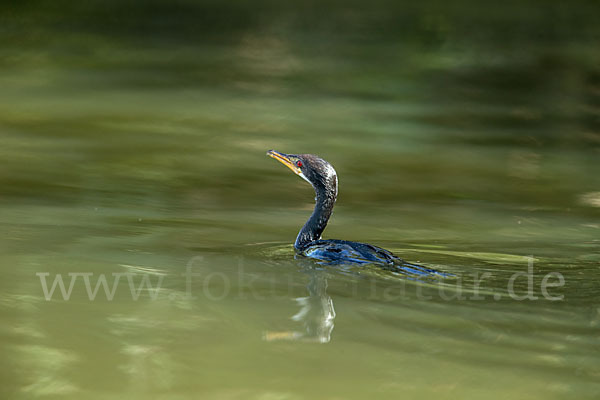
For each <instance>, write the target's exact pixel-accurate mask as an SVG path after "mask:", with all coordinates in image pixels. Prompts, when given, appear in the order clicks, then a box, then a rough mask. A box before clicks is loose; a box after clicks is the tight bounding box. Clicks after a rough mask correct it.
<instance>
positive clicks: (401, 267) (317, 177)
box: [267, 150, 437, 275]
mask: <svg viewBox="0 0 600 400" xmlns="http://www.w3.org/2000/svg"><path fill="white" fill-rule="evenodd" d="M267 155H268V156H269V157H272V158H274V159H276V160H277V161H279V162H281V163H282V164H283V165H285V166H286V167H288V168H289V169H291V170H292V172H294V173H295V174H296V175H299V176H300V177H301V178H302V179H304V180H305V181H307V182H308V183H310V184H311V185H312V187H313V188H314V189H315V193H316V198H315V202H316V204H315V209H314V211H313V213H312V214H311V216H310V218H308V221H306V223H305V224H304V226H303V227H302V229H300V232H299V233H298V236H297V237H296V242H295V243H294V248H295V249H296V252H297V253H298V254H301V255H303V256H306V257H310V258H314V259H317V260H319V261H320V262H321V263H325V264H377V265H379V266H382V267H384V268H386V269H390V270H393V271H398V272H405V273H413V274H418V275H423V274H431V273H433V274H436V273H437V271H435V270H432V269H429V268H425V267H422V266H420V265H417V264H412V263H407V262H406V261H404V260H402V259H401V258H399V257H397V256H395V255H394V254H393V253H392V252H390V251H388V250H385V249H382V248H381V247H377V246H373V245H370V244H367V243H360V242H351V241H348V240H336V239H328V240H324V239H321V234H322V233H323V230H325V227H326V226H327V222H328V221H329V217H331V213H332V212H333V206H334V204H335V200H336V198H337V193H338V178H337V174H336V172H335V169H334V168H333V166H332V165H331V164H329V163H328V162H327V161H325V160H323V159H322V158H320V157H317V156H315V155H312V154H284V153H280V152H278V151H275V150H269V151H268V152H267Z"/></svg>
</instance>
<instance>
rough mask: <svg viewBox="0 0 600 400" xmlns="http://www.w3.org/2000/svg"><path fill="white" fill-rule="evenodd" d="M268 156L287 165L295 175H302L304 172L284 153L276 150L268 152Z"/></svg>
mask: <svg viewBox="0 0 600 400" xmlns="http://www.w3.org/2000/svg"><path fill="white" fill-rule="evenodd" d="M267 155H268V156H269V157H272V158H274V159H276V160H277V161H279V162H280V163H282V164H283V165H285V166H286V167H288V168H289V169H291V170H292V172H293V173H295V174H296V175H300V174H301V173H302V170H301V169H300V168H298V167H297V166H296V164H295V163H294V162H293V161H292V160H290V158H289V156H288V155H287V154H283V153H280V152H278V151H275V150H269V151H267Z"/></svg>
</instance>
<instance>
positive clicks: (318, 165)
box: [267, 150, 337, 194]
mask: <svg viewBox="0 0 600 400" xmlns="http://www.w3.org/2000/svg"><path fill="white" fill-rule="evenodd" d="M267 155H268V156H269V157H272V158H274V159H276V160H277V161H279V162H281V163H282V164H283V165H285V166H286V167H288V168H289V169H291V170H292V172H294V173H295V174H296V175H299V176H300V177H301V178H302V179H304V180H305V181H307V182H308V183H310V184H311V185H312V186H313V187H314V188H315V190H316V191H317V193H318V192H319V190H321V189H325V190H333V191H335V194H337V174H336V172H335V169H333V166H332V165H331V164H329V163H328V162H327V161H325V160H323V159H322V158H320V157H317V156H315V155H312V154H285V153H280V152H278V151H275V150H269V151H267Z"/></svg>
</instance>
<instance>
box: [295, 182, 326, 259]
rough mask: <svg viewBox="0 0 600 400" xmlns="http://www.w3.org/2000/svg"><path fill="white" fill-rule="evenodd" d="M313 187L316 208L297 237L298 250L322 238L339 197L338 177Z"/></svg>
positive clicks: (296, 245) (296, 246)
mask: <svg viewBox="0 0 600 400" xmlns="http://www.w3.org/2000/svg"><path fill="white" fill-rule="evenodd" d="M334 178H335V177H334ZM313 187H314V189H315V193H316V195H317V197H316V199H315V200H316V204H315V209H314V210H313V213H312V214H311V216H310V218H309V219H308V221H306V223H305V224H304V226H303V227H302V229H300V232H299V233H298V236H297V237H296V243H294V247H295V248H296V250H298V251H302V250H303V249H304V248H305V247H306V246H307V245H308V244H310V243H311V242H313V241H315V240H319V239H321V234H322V233H323V231H324V230H325V227H326V226H327V222H329V217H331V214H332V213H333V206H334V204H335V200H336V198H337V178H335V179H334V180H332V182H330V184H329V185H327V186H323V187H320V186H314V185H313Z"/></svg>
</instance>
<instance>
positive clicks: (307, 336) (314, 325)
mask: <svg viewBox="0 0 600 400" xmlns="http://www.w3.org/2000/svg"><path fill="white" fill-rule="evenodd" d="M304 272H305V273H307V274H308V275H309V278H310V280H309V282H308V285H307V286H306V288H307V289H308V296H306V297H297V298H296V299H295V300H296V302H297V303H298V305H299V306H300V311H298V312H297V313H296V314H294V315H293V316H292V318H291V319H292V320H294V321H297V322H302V324H303V325H304V329H303V330H296V331H268V332H266V333H265V335H264V339H265V340H267V341H276V340H302V341H307V342H317V343H329V341H330V340H331V332H332V331H333V327H334V323H333V321H334V319H335V309H334V308H333V300H332V299H331V297H330V296H329V295H328V294H327V276H326V273H325V271H323V270H318V269H315V268H314V266H308V267H305V269H304Z"/></svg>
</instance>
